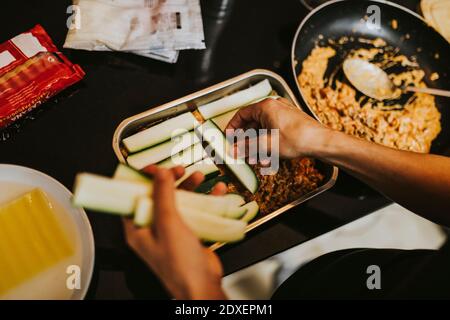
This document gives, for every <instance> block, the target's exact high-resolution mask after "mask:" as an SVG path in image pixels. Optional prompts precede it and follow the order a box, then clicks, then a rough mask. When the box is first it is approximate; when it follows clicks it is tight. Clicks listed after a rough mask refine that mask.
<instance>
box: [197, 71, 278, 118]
mask: <svg viewBox="0 0 450 320" xmlns="http://www.w3.org/2000/svg"><path fill="white" fill-rule="evenodd" d="M271 92H272V86H271V85H270V82H269V80H267V79H266V80H263V81H261V82H259V83H257V84H256V85H254V86H252V87H250V88H248V89H245V90H241V91H238V92H236V93H233V94H231V95H229V96H226V97H224V98H221V99H219V100H216V101H213V102H211V103H207V104H205V105H203V106H200V107H199V108H198V111H199V112H200V114H201V115H202V116H203V118H204V119H211V118H213V117H215V116H217V115H219V114H223V113H226V112H228V111H231V110H234V109H236V108H239V107H242V106H243V105H246V104H248V103H250V102H252V101H254V100H257V99H261V98H263V97H265V96H268V95H269V94H270V93H271Z"/></svg>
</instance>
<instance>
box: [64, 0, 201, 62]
mask: <svg viewBox="0 0 450 320" xmlns="http://www.w3.org/2000/svg"><path fill="white" fill-rule="evenodd" d="M73 2H74V5H76V6H77V11H76V12H77V13H78V14H79V15H80V20H79V21H80V25H79V26H78V28H74V29H72V30H69V33H68V35H67V39H66V43H65V44H64V47H65V48H72V49H84V50H95V51H105V50H115V51H125V52H133V53H136V54H139V55H143V56H148V57H152V58H155V59H159V60H164V61H167V62H175V61H176V59H177V57H178V50H184V49H204V48H205V41H204V34H203V23H202V18H201V10H200V3H199V0H74V1H73ZM74 21H76V19H74Z"/></svg>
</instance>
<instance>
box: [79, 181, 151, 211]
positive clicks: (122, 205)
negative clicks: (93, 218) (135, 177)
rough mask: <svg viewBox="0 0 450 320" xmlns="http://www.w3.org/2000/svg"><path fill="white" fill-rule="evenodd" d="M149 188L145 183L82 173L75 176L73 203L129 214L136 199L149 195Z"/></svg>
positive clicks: (88, 207)
mask: <svg viewBox="0 0 450 320" xmlns="http://www.w3.org/2000/svg"><path fill="white" fill-rule="evenodd" d="M151 189H152V188H151V186H150V185H148V184H145V183H139V182H130V181H125V180H115V179H110V178H105V177H101V176H97V175H93V174H88V173H82V174H79V175H77V177H76V181H75V187H74V196H73V204H74V205H75V206H78V207H83V208H86V209H91V210H95V211H101V212H108V213H115V214H119V215H131V214H133V212H134V209H135V207H136V201H137V199H138V198H139V197H141V196H150V194H151Z"/></svg>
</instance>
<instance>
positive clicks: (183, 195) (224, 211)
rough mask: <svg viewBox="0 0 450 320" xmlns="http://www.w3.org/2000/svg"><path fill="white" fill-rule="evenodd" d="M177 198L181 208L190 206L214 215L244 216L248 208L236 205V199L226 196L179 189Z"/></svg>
mask: <svg viewBox="0 0 450 320" xmlns="http://www.w3.org/2000/svg"><path fill="white" fill-rule="evenodd" d="M175 198H176V201H177V206H178V208H179V209H180V210H182V209H183V208H184V207H188V208H191V209H196V210H200V211H202V212H207V213H209V214H212V215H217V216H222V217H232V218H236V217H240V216H242V215H243V214H245V213H246V210H247V209H246V208H243V207H238V206H236V204H235V201H234V200H232V199H231V200H230V199H228V198H227V197H225V196H213V195H205V194H200V193H195V192H189V191H185V190H177V192H176V194H175Z"/></svg>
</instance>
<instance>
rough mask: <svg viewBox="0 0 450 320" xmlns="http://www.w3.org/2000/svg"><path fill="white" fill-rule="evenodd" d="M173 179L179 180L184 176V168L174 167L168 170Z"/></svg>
mask: <svg viewBox="0 0 450 320" xmlns="http://www.w3.org/2000/svg"><path fill="white" fill-rule="evenodd" d="M170 170H171V171H172V173H173V176H174V177H175V181H176V180H178V179H180V178H181V177H182V176H183V175H184V167H182V166H176V167H173V168H171V169H170Z"/></svg>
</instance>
